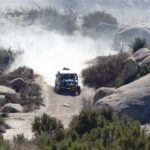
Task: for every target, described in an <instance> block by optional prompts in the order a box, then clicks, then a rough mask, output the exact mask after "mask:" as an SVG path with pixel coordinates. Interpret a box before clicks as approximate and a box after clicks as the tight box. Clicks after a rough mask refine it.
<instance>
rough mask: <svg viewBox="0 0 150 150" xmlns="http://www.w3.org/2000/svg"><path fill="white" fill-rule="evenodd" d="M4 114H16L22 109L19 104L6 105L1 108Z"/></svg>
mask: <svg viewBox="0 0 150 150" xmlns="http://www.w3.org/2000/svg"><path fill="white" fill-rule="evenodd" d="M1 111H2V112H4V113H18V112H23V107H22V106H21V105H20V104H13V103H8V104H6V105H4V106H3V107H2V108H1Z"/></svg>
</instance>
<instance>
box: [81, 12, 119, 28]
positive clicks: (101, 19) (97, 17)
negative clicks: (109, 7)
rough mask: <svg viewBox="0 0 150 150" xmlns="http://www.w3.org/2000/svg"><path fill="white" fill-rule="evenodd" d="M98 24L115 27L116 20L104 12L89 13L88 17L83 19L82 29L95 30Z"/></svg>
mask: <svg viewBox="0 0 150 150" xmlns="http://www.w3.org/2000/svg"><path fill="white" fill-rule="evenodd" d="M100 23H108V24H113V25H116V24H117V20H116V18H114V17H113V16H111V15H110V14H107V13H105V12H100V11H96V12H92V13H89V14H88V15H86V16H84V17H83V27H86V28H95V27H97V26H98V25H99V24H100Z"/></svg>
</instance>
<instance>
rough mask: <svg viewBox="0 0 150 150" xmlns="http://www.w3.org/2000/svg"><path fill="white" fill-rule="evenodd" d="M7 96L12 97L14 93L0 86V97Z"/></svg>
mask: <svg viewBox="0 0 150 150" xmlns="http://www.w3.org/2000/svg"><path fill="white" fill-rule="evenodd" d="M8 94H12V95H14V94H16V92H15V91H14V90H13V89H11V88H9V87H6V86H2V85H0V95H8Z"/></svg>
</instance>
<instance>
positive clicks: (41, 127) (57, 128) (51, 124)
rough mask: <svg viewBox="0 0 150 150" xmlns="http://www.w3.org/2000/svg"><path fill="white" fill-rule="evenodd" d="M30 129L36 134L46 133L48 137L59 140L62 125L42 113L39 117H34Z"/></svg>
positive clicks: (61, 134)
mask: <svg viewBox="0 0 150 150" xmlns="http://www.w3.org/2000/svg"><path fill="white" fill-rule="evenodd" d="M32 131H33V132H34V133H35V135H37V136H40V135H42V134H48V135H49V136H50V138H52V139H56V140H60V139H61V138H62V137H63V131H64V127H63V125H62V123H61V122H60V121H59V120H57V119H55V118H53V117H50V116H48V115H47V114H43V115H42V116H41V117H35V119H34V122H33V124H32Z"/></svg>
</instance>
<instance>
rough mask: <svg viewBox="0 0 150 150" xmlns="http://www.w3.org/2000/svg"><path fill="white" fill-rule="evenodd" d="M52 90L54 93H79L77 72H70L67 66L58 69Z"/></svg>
mask: <svg viewBox="0 0 150 150" xmlns="http://www.w3.org/2000/svg"><path fill="white" fill-rule="evenodd" d="M54 91H55V92H56V93H60V92H65V91H70V92H74V94H75V95H80V93H81V89H80V86H79V85H78V75H77V73H73V72H71V70H70V69H69V68H63V70H62V71H58V73H57V74H56V80H55V87H54Z"/></svg>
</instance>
